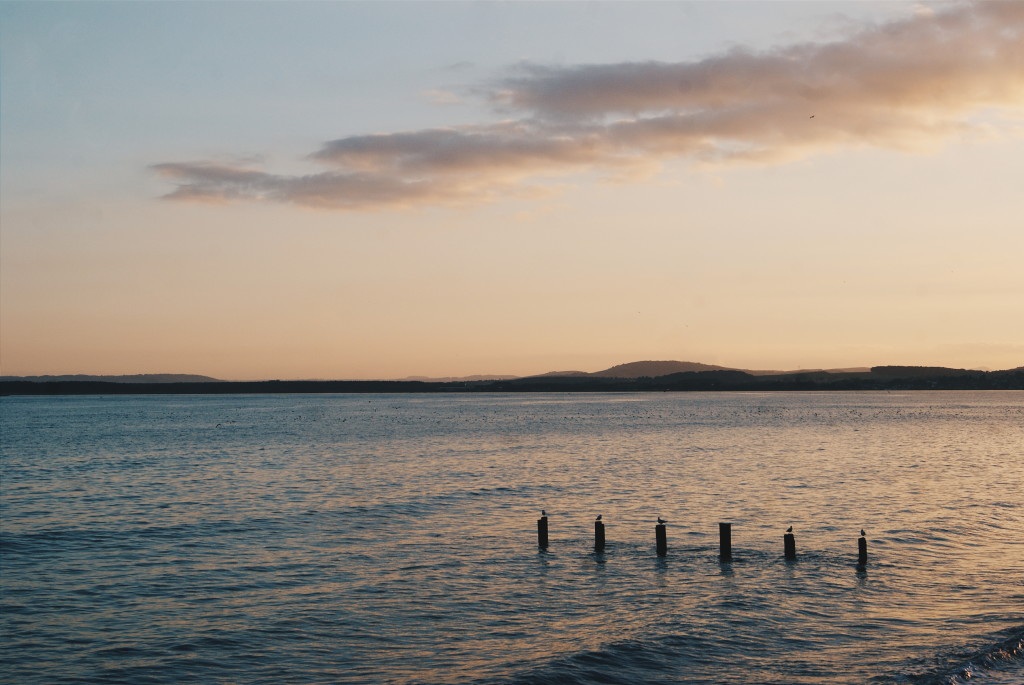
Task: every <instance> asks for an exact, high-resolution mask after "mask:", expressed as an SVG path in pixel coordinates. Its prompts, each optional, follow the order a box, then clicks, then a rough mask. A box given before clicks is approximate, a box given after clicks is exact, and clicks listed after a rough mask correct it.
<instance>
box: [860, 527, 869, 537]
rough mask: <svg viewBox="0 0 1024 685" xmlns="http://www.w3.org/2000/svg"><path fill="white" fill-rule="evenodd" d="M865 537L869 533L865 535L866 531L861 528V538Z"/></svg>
mask: <svg viewBox="0 0 1024 685" xmlns="http://www.w3.org/2000/svg"><path fill="white" fill-rule="evenodd" d="M865 535H867V533H865V532H864V529H863V528H861V529H860V536H861V537H864V536H865Z"/></svg>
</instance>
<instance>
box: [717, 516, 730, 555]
mask: <svg viewBox="0 0 1024 685" xmlns="http://www.w3.org/2000/svg"><path fill="white" fill-rule="evenodd" d="M718 559H719V560H720V561H732V524H731V523H719V524H718Z"/></svg>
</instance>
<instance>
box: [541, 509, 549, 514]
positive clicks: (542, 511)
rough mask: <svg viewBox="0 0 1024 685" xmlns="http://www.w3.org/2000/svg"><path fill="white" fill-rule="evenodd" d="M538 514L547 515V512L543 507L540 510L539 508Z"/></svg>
mask: <svg viewBox="0 0 1024 685" xmlns="http://www.w3.org/2000/svg"><path fill="white" fill-rule="evenodd" d="M540 515H541V516H547V515H548V512H546V511H544V510H543V509H541V510H540Z"/></svg>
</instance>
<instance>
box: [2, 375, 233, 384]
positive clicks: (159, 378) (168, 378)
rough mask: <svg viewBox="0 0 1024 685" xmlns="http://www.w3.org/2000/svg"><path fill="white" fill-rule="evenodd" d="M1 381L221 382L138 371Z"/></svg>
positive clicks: (4, 379) (15, 377)
mask: <svg viewBox="0 0 1024 685" xmlns="http://www.w3.org/2000/svg"><path fill="white" fill-rule="evenodd" d="M0 381H32V382H33V383H67V382H69V381H82V382H97V381H99V382H102V383H220V382H222V381H221V380H220V379H218V378H211V377H209V376H199V375H196V374H191V373H137V374H133V375H128V376H90V375H88V374H82V373H79V374H74V375H69V376H0Z"/></svg>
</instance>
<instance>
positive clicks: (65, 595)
mask: <svg viewBox="0 0 1024 685" xmlns="http://www.w3.org/2000/svg"><path fill="white" fill-rule="evenodd" d="M0 429H2V432H0V446H2V455H0V456H2V461H0V466H2V473H0V475H2V485H0V487H2V490H0V495H2V496H0V631H2V639H0V682H2V683H11V684H17V685H26V684H34V683H41V684H43V683H45V684H47V685H50V684H58V683H127V684H131V685H143V684H146V683H204V684H205V683H239V684H249V683H266V684H271V683H273V684H279V683H280V684H287V683H366V684H374V683H400V684H413V683H418V684H438V685H469V684H484V683H488V684H490V683H493V684H499V685H500V684H505V685H535V684H536V685H540V684H548V683H550V684H555V683H558V684H567V685H568V684H577V683H579V684H598V683H601V684H619V683H621V684H626V683H629V684H635V683H640V684H643V683H652V684H660V683H666V684H667V683H743V684H756V683H764V684H777V685H783V684H785V685H794V684H801V683H815V684H818V683H824V684H844V685H845V684H860V683H881V684H885V683H920V684H929V685H930V684H954V683H968V682H970V683H975V682H977V683H985V684H988V685H1009V684H1016V685H1020V684H1021V683H1024V392H1017V391H1003V392H932V391H917V392H835V393H831V392H806V393H797V392H794V393H788V392H771V393H636V394H631V393H610V394H596V393H595V394H591V393H585V394H584V393H580V394H572V393H565V394H546V393H537V394H533V393H518V394H512V393H510V394H455V393H452V394H394V395H387V394H373V395H221V396H172V395H162V396H142V395H139V396H80V397H3V398H0ZM542 510H544V511H545V513H546V517H547V521H548V529H549V542H548V546H547V547H546V548H541V547H540V546H539V544H538V532H537V523H538V519H539V518H540V516H541V511H542ZM598 515H600V516H601V517H602V522H603V523H604V524H605V531H606V539H607V543H606V547H605V548H604V550H603V551H600V552H597V551H595V549H594V521H595V519H596V517H597V516H598ZM658 517H662V518H663V519H666V520H667V521H668V523H667V524H666V539H667V552H666V553H665V554H664V555H658V553H657V550H656V546H655V526H656V524H657V519H658ZM720 523H730V524H731V526H732V527H731V530H732V559H731V561H725V560H723V559H721V558H720V556H719V554H720V548H719V543H720V541H719V524H720ZM790 526H792V528H793V535H794V538H795V543H796V553H797V554H796V558H795V559H786V558H785V557H784V555H783V535H784V534H785V531H786V530H787V528H789V527H790ZM861 530H863V531H864V538H865V540H866V544H867V551H868V558H867V563H866V564H864V565H859V564H858V539H859V538H860V536H861Z"/></svg>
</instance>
